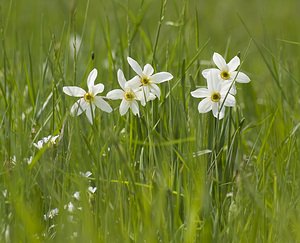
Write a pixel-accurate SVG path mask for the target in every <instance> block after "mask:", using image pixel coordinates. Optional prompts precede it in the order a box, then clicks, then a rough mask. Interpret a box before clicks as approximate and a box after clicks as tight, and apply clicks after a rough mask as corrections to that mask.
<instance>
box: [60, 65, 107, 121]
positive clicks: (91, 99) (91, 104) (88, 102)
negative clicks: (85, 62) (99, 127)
mask: <svg viewBox="0 0 300 243" xmlns="http://www.w3.org/2000/svg"><path fill="white" fill-rule="evenodd" d="M97 74H98V72H97V69H95V68H94V69H93V70H92V71H91V72H90V74H89V76H88V78H87V86H88V92H86V91H85V90H84V89H82V88H80V87H77V86H65V87H63V92H64V93H65V94H67V95H70V96H74V97H80V99H79V100H77V101H76V102H75V104H74V105H73V106H72V107H71V114H72V115H74V116H75V115H76V116H79V115H80V114H81V113H82V112H84V111H85V113H86V116H87V118H88V120H89V122H90V123H91V124H93V118H94V117H95V108H96V106H97V107H98V108H99V109H101V110H103V111H105V112H112V108H111V107H110V105H109V104H108V103H107V102H106V101H105V100H103V98H102V97H100V96H96V95H97V94H99V93H101V92H103V90H104V85H103V84H101V83H99V84H96V85H95V84H94V82H95V79H96V78H97Z"/></svg>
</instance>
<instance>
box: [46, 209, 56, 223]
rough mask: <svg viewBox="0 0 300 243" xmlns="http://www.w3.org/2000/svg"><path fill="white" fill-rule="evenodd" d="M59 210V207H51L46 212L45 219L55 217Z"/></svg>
mask: <svg viewBox="0 0 300 243" xmlns="http://www.w3.org/2000/svg"><path fill="white" fill-rule="evenodd" d="M58 212H59V210H58V208H54V209H51V210H50V211H49V212H48V213H47V214H44V219H45V220H47V219H53V218H54V217H55V216H57V215H58Z"/></svg>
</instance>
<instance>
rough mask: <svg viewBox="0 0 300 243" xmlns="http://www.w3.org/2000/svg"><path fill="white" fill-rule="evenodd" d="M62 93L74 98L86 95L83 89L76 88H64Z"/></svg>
mask: <svg viewBox="0 0 300 243" xmlns="http://www.w3.org/2000/svg"><path fill="white" fill-rule="evenodd" d="M63 92H64V93H65V94H67V95H70V96H74V97H83V96H84V95H85V94H86V92H85V90H84V89H82V88H80V87H77V86H65V87H63Z"/></svg>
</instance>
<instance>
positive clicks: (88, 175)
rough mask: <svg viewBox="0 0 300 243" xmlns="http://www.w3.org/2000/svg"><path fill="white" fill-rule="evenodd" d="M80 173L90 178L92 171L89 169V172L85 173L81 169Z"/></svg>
mask: <svg viewBox="0 0 300 243" xmlns="http://www.w3.org/2000/svg"><path fill="white" fill-rule="evenodd" d="M79 174H80V175H81V176H82V177H85V178H89V177H90V176H91V175H92V172H90V171H89V170H88V171H87V172H85V173H84V172H81V171H80V172H79Z"/></svg>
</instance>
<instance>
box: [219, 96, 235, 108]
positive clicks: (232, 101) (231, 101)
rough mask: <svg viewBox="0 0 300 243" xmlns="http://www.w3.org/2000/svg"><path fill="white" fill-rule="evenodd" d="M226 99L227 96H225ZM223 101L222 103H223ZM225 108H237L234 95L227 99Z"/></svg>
mask: <svg viewBox="0 0 300 243" xmlns="http://www.w3.org/2000/svg"><path fill="white" fill-rule="evenodd" d="M224 97H225V96H224ZM222 102H223V101H221V103H222ZM224 106H231V107H234V106H235V98H234V96H233V95H231V94H228V95H227V97H226V100H225V102H224Z"/></svg>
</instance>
